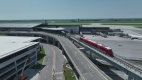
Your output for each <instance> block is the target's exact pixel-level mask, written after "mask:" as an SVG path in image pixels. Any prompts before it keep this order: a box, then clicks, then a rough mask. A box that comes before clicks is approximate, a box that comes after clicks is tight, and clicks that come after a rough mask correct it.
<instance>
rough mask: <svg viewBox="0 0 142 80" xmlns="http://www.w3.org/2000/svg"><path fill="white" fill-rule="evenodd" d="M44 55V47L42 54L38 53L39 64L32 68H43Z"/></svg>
mask: <svg viewBox="0 0 142 80" xmlns="http://www.w3.org/2000/svg"><path fill="white" fill-rule="evenodd" d="M44 56H45V50H44V49H43V48H42V49H41V51H40V54H38V55H37V57H38V63H37V65H34V66H33V67H32V69H35V68H36V69H40V68H41V66H42V62H43V60H44Z"/></svg>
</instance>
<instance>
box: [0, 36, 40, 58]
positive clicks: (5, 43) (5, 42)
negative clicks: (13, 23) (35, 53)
mask: <svg viewBox="0 0 142 80" xmlns="http://www.w3.org/2000/svg"><path fill="white" fill-rule="evenodd" d="M39 38H40V37H12V36H0V58H2V57H5V56H8V55H10V54H13V53H15V52H17V51H20V50H22V49H25V48H27V47H30V46H32V45H34V44H37V43H38V42H30V41H32V40H35V39H39Z"/></svg>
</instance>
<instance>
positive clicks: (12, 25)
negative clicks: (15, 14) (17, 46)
mask: <svg viewBox="0 0 142 80" xmlns="http://www.w3.org/2000/svg"><path fill="white" fill-rule="evenodd" d="M38 25H40V24H39V23H26V24H24V23H1V24H0V28H33V27H36V26H38Z"/></svg>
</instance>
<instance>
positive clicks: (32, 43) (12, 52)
mask: <svg viewBox="0 0 142 80" xmlns="http://www.w3.org/2000/svg"><path fill="white" fill-rule="evenodd" d="M39 41H40V37H12V36H1V37H0V45H1V46H0V51H1V52H0V80H13V79H14V78H15V77H17V78H18V75H20V74H21V71H22V69H23V67H24V64H25V61H26V59H28V61H27V63H26V66H25V69H24V70H26V69H28V68H30V67H32V66H33V65H34V64H36V63H37V54H38V53H39V52H40V45H39Z"/></svg>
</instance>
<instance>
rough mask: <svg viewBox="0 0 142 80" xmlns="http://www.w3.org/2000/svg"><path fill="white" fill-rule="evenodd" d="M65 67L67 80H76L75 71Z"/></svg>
mask: <svg viewBox="0 0 142 80" xmlns="http://www.w3.org/2000/svg"><path fill="white" fill-rule="evenodd" d="M63 67H64V76H65V80H76V78H75V76H74V72H73V70H72V69H70V68H68V67H66V66H65V65H64V66H63Z"/></svg>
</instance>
